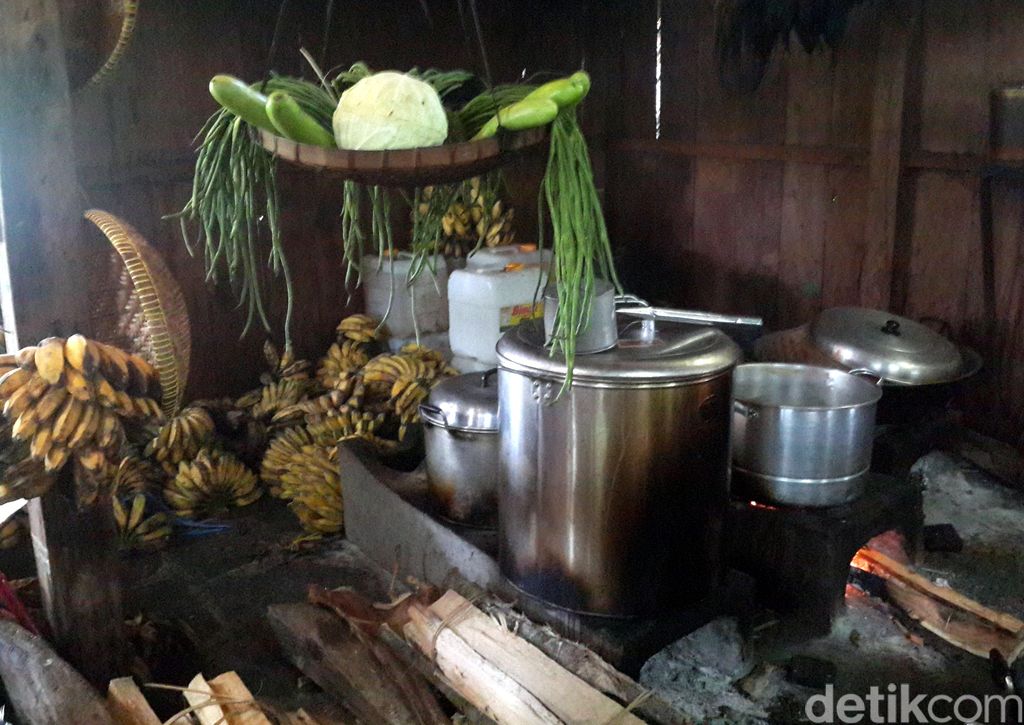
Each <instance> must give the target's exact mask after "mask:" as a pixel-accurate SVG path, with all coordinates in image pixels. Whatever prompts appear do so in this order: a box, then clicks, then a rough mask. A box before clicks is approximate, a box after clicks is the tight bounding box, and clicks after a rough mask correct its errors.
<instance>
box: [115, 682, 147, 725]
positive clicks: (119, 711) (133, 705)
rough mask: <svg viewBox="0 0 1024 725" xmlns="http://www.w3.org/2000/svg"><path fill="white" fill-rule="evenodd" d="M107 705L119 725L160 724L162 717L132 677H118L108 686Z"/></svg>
mask: <svg viewBox="0 0 1024 725" xmlns="http://www.w3.org/2000/svg"><path fill="white" fill-rule="evenodd" d="M107 707H108V708H109V709H110V714H111V715H113V716H114V720H115V721H116V722H117V725H160V719H159V718H158V717H157V716H156V713H154V712H153V709H152V708H151V707H150V706H149V702H147V701H146V696H145V695H143V694H142V691H141V690H139V687H138V685H136V684H135V680H133V679H132V678H131V677H118V678H117V679H114V680H111V681H110V685H109V686H108V687H107Z"/></svg>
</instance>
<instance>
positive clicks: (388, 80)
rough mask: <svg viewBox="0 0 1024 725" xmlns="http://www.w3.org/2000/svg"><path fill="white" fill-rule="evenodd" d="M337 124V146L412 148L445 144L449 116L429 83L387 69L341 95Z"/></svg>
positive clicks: (336, 113) (374, 148) (354, 147)
mask: <svg viewBox="0 0 1024 725" xmlns="http://www.w3.org/2000/svg"><path fill="white" fill-rule="evenodd" d="M333 128H334V139H335V141H337V143H338V148H343V149H355V150H383V149H411V148H419V147H423V146H437V145H439V144H442V143H444V140H445V138H446V137H447V136H448V118H447V116H445V114H444V107H443V106H442V105H441V98H440V97H439V96H438V94H437V91H435V90H434V88H433V87H432V86H431V85H430V84H429V83H425V82H424V81H421V80H417V79H416V78H413V77H411V76H409V75H406V74H405V73H396V72H394V71H384V72H382V73H375V74H373V75H372V76H368V77H366V78H363V79H362V80H361V81H358V82H357V83H356V84H355V85H353V86H352V87H351V88H349V89H348V90H346V91H345V92H344V93H342V94H341V98H340V99H339V100H338V108H337V110H335V112H334V119H333Z"/></svg>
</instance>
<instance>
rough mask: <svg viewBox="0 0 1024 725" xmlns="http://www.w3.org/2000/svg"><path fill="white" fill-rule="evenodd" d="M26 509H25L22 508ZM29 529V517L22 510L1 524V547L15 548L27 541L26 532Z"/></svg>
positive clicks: (3, 548) (5, 548)
mask: <svg viewBox="0 0 1024 725" xmlns="http://www.w3.org/2000/svg"><path fill="white" fill-rule="evenodd" d="M22 511H24V509H22ZM27 529H28V519H27V518H26V517H25V516H23V515H22V513H21V512H18V513H16V514H15V515H14V516H12V517H11V518H9V519H7V520H6V521H4V523H3V525H0V549H2V550H5V551H6V550H7V549H13V548H15V547H16V546H18V545H19V544H21V542H23V541H25V533H26V530H27Z"/></svg>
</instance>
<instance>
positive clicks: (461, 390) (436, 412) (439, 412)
mask: <svg viewBox="0 0 1024 725" xmlns="http://www.w3.org/2000/svg"><path fill="white" fill-rule="evenodd" d="M496 372H497V370H496V369H492V370H488V371H487V372H484V373H471V374H469V375H458V376H456V377H453V378H450V379H448V380H445V381H443V382H441V383H439V384H438V385H437V386H436V387H435V388H434V389H433V390H431V391H430V397H429V398H428V400H427V402H426V403H424V404H423V405H421V406H420V417H421V418H422V419H423V431H424V442H425V444H426V449H427V485H428V491H429V493H430V496H431V497H432V498H433V499H434V501H435V503H436V504H437V507H438V511H439V513H440V514H441V515H442V516H443V517H445V518H447V519H450V520H451V521H455V522H457V523H460V524H465V525H467V526H475V527H481V528H494V527H495V525H496V512H497V481H498V443H499V440H498V389H497V387H496V386H495V384H494V383H495V380H494V375H495V373H496Z"/></svg>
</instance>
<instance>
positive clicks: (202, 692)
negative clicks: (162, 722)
mask: <svg viewBox="0 0 1024 725" xmlns="http://www.w3.org/2000/svg"><path fill="white" fill-rule="evenodd" d="M182 694H184V695H185V700H186V701H188V704H189V705H190V706H191V707H192V708H193V710H192V715H194V716H195V718H196V720H198V721H199V725H223V724H224V723H225V722H227V717H226V716H225V714H224V710H223V709H222V708H221V706H220V705H219V704H217V697H216V695H214V694H213V688H211V687H210V683H209V682H207V681H206V678H205V677H203V675H202V674H201V673H200V674H198V675H196V676H195V677H193V678H192V681H191V682H189V683H188V687H187V688H186V690H185V691H184V693H182Z"/></svg>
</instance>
